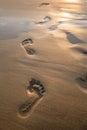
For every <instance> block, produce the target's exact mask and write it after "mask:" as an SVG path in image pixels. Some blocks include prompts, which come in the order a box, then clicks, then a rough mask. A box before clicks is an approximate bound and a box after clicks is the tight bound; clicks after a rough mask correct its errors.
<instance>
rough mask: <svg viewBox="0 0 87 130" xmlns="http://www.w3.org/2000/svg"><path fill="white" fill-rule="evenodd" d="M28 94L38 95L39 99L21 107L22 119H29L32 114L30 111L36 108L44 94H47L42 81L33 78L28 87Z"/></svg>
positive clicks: (27, 102)
mask: <svg viewBox="0 0 87 130" xmlns="http://www.w3.org/2000/svg"><path fill="white" fill-rule="evenodd" d="M27 92H29V93H31V94H36V95H37V97H36V98H35V99H33V100H32V101H31V102H30V101H26V102H24V103H23V104H21V105H20V107H19V114H20V115H21V116H22V117H27V116H28V115H29V114H30V111H31V110H32V109H33V108H34V106H35V105H36V104H37V103H38V102H39V101H40V99H42V97H43V96H44V94H45V93H46V90H45V87H44V85H43V84H42V83H41V81H39V80H36V79H34V78H32V79H31V80H30V81H29V85H28V87H27Z"/></svg>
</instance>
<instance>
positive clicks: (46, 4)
mask: <svg viewBox="0 0 87 130" xmlns="http://www.w3.org/2000/svg"><path fill="white" fill-rule="evenodd" d="M48 5H50V3H41V4H40V7H42V6H48Z"/></svg>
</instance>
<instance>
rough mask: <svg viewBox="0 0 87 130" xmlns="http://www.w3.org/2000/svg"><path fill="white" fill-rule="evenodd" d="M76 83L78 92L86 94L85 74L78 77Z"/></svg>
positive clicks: (86, 76)
mask: <svg viewBox="0 0 87 130" xmlns="http://www.w3.org/2000/svg"><path fill="white" fill-rule="evenodd" d="M76 82H77V83H78V85H79V88H80V90H82V91H83V92H84V93H86V94H87V73H85V74H84V75H82V76H81V77H78V78H77V79H76Z"/></svg>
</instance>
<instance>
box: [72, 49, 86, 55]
mask: <svg viewBox="0 0 87 130" xmlns="http://www.w3.org/2000/svg"><path fill="white" fill-rule="evenodd" d="M71 49H72V50H74V51H78V52H80V53H81V54H83V55H87V50H86V49H84V48H80V47H78V48H77V47H76V48H71Z"/></svg>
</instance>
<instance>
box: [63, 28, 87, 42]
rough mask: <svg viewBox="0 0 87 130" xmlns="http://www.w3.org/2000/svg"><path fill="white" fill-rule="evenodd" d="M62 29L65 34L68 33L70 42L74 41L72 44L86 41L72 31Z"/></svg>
mask: <svg viewBox="0 0 87 130" xmlns="http://www.w3.org/2000/svg"><path fill="white" fill-rule="evenodd" d="M62 31H64V32H65V34H66V35H67V39H68V40H69V42H70V43H72V44H77V43H85V42H84V41H83V40H80V39H79V38H78V37H76V36H75V35H73V34H72V33H70V32H68V31H65V30H62Z"/></svg>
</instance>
